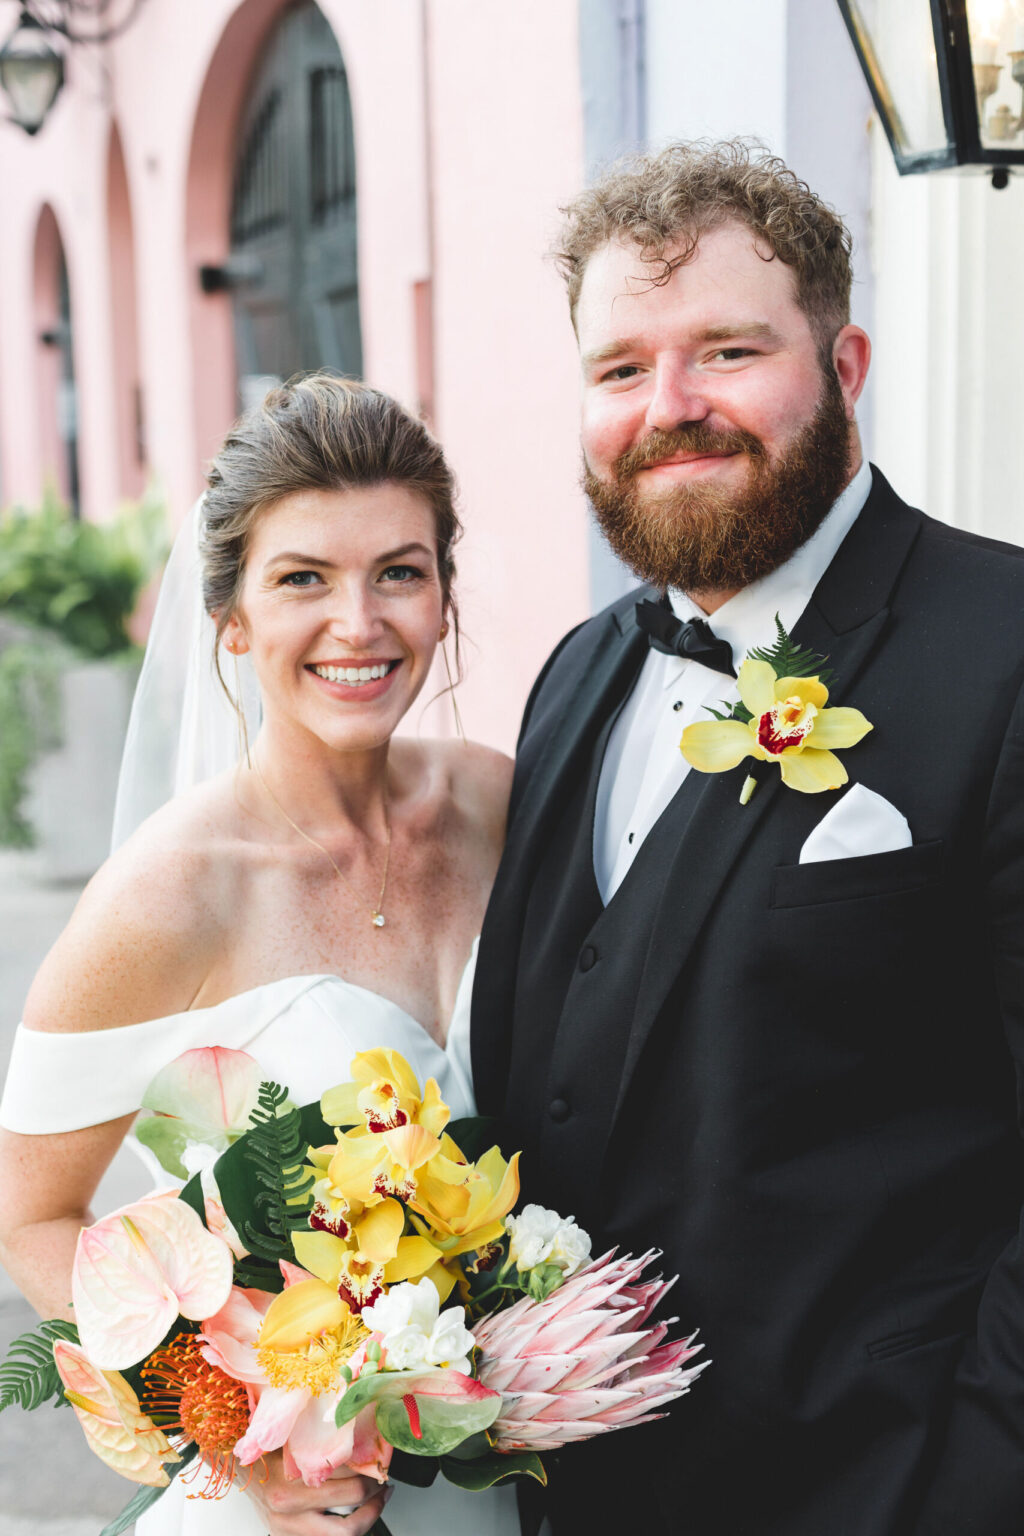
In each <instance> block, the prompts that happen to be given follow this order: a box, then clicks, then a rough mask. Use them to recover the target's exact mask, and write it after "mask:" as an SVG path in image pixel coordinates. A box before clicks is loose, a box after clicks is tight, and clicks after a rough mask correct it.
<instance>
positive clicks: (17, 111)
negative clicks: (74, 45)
mask: <svg viewBox="0 0 1024 1536" xmlns="http://www.w3.org/2000/svg"><path fill="white" fill-rule="evenodd" d="M63 84H64V60H63V59H62V57H61V55H60V54H59V53H57V52H55V50H54V49H53V48H52V47H51V46H50V42H49V38H48V36H47V29H46V28H45V27H43V26H42V25H41V24H40V23H39V22H38V21H36V19H35V18H34V17H33V16H30V15H29V14H28V12H27V11H24V10H23V11H22V13H21V15H20V17H19V18H18V24H17V26H16V27H15V29H14V31H13V32H12V33H11V35H10V37H9V38H8V39H7V41H6V43H5V44H4V46H3V48H0V86H2V87H3V89H4V91H5V93H6V95H7V99H8V101H9V102H10V104H11V119H12V121H13V122H15V123H17V124H18V126H19V128H24V130H25V132H26V133H28V134H35V133H38V132H39V130H40V128H41V127H42V126H43V123H44V122H45V120H46V116H47V113H48V112H49V110H50V108H51V107H52V106H53V104H54V102H55V101H56V100H57V97H58V95H59V94H60V89H61V86H62V85H63Z"/></svg>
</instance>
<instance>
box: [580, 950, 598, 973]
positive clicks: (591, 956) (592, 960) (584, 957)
mask: <svg viewBox="0 0 1024 1536" xmlns="http://www.w3.org/2000/svg"><path fill="white" fill-rule="evenodd" d="M596 964H597V950H596V949H595V948H594V946H593V944H584V946H583V948H582V949H581V950H580V970H581V971H589V970H592V969H593V967H594V966H595V965H596Z"/></svg>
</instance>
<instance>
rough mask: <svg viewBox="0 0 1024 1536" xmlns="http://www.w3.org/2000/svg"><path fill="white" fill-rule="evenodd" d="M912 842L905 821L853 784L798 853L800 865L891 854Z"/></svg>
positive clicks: (870, 791) (882, 800) (881, 798)
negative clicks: (876, 854) (825, 860)
mask: <svg viewBox="0 0 1024 1536" xmlns="http://www.w3.org/2000/svg"><path fill="white" fill-rule="evenodd" d="M912 842H913V838H912V837H911V835H910V826H909V824H908V822H907V818H906V817H905V816H903V815H901V814H900V812H899V811H898V810H897V809H896V807H895V806H894V805H890V803H889V801H888V800H886V798H885V796H884V795H876V794H875V792H874V790H873V789H865V787H864V785H863V784H854V786H853V788H852V789H848V790H847V792H846V794H845V795H844V796H843V798H842V799H841V800H840V801H839V802H838V803H837V804H836V805H834V806H833V807H832V809H831V810H830V811H829V812H828V814H827V815H826V816H823V817H822V819H821V821H819V822H818V825H817V826H816V827H815V829H814V831H813V832H812V833H811V835H810V837H809V838H808V839H807V841H806V842H805V843H804V845H803V847H802V848H801V849H800V863H801V864H816V863H819V862H820V861H821V860H822V859H854V858H860V857H862V856H863V855H864V854H866V853H891V852H892V851H893V850H894V849H896V848H909V847H910V846H911V844H912Z"/></svg>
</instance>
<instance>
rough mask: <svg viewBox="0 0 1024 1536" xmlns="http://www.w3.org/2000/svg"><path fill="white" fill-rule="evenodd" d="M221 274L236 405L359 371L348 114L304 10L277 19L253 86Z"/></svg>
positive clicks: (324, 29) (324, 39) (338, 61)
mask: <svg viewBox="0 0 1024 1536" xmlns="http://www.w3.org/2000/svg"><path fill="white" fill-rule="evenodd" d="M226 270H227V278H228V282H229V285H230V288H231V292H232V304H233V316H234V333H235V350H236V358H237V364H238V393H239V402H240V404H241V405H242V406H243V407H244V406H246V405H249V404H250V403H252V401H253V400H255V399H258V398H259V397H260V396H261V395H262V394H263V392H264V390H265V389H266V387H267V385H268V383H269V382H271V381H273V380H274V379H282V378H287V377H288V375H289V374H292V373H295V372H296V371H298V370H299V369H304V368H319V367H329V368H334V369H337V370H338V371H339V372H341V373H347V374H360V373H361V372H362V340H361V333H360V324H359V296H358V280H357V261H356V177H355V147H354V140H353V130H352V108H351V103H350V100H349V90H348V80H347V77H346V74H345V65H344V62H343V60H342V57H341V51H340V49H339V47H338V43H337V40H336V38H335V36H334V33H333V32H332V30H331V28H330V26H329V25H328V22H327V20H326V18H325V17H324V15H323V13H322V12H321V11H320V10H319V8H318V7H317V6H316V5H314V4H312V3H311V0H309V3H303V4H301V5H298V6H296V7H294V8H291V9H289V10H287V11H286V12H285V13H284V15H283V16H282V17H281V19H280V21H279V22H278V23H277V25H276V27H275V28H274V30H273V32H272V34H271V36H270V38H269V40H268V43H267V46H266V48H265V50H264V52H263V55H262V57H261V59H260V62H259V64H258V65H257V67H256V70H255V72H254V75H253V79H252V82H251V85H250V87H249V91H248V95H247V101H246V105H245V107H244V109H243V112H242V117H241V121H240V124H239V131H238V134H237V137H236V150H235V171H234V182H233V189H232V201H231V248H230V256H229V259H228V263H227V269H226Z"/></svg>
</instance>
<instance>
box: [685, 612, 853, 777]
mask: <svg viewBox="0 0 1024 1536" xmlns="http://www.w3.org/2000/svg"><path fill="white" fill-rule="evenodd" d="M775 625H776V628H777V629H778V632H779V638H778V640H777V641H776V643H775V644H774V645H773V646H771V647H770V648H766V649H764V650H755V651H750V652H749V653H748V655H747V657H746V660H745V661H743V662H742V663H741V664H740V669H739V672H738V673H737V676H736V682H737V685H738V687H739V693H740V702H739V703H738V704H736V705H734V706H733V707H732V709H731V710H730V712H729V713H728V714H722V713H720V712H719V711H718V710H716V709H712V710H711V711H710V713H711V714H712V715H714V717H715V718H714V719H713V720H699V721H698V722H697V724H696V725H688V726H687V727H686V729H685V731H684V732H683V736H682V740H681V741H680V743H679V750H680V751H681V752H682V754H683V756H684V757H685V758H686V761H687V762H688V763H690V764H692V766H693V767H694V768H697V769H699V770H700V772H701V773H725V772H727V771H728V770H729V769H730V768H736V767H737V766H738V765H739V764H740V763H742V761H743V759H744V758H745V757H753V758H756V759H757V760H758V762H762V763H778V765H779V771H780V773H781V774H782V782H783V784H788V785H789V788H790V789H798V790H800V792H801V793H802V794H805V795H814V794H818V793H820V791H821V790H824V789H839V787H840V786H841V785H843V784H845V783H846V781H847V777H848V775H847V772H846V769H845V768H844V767H843V765H842V763H841V762H840V761H839V759H838V757H837V756H836V752H837V751H843V749H844V748H846V747H855V746H856V745H857V743H858V741H860V740H861V738H862V737H864V736H866V735H867V733H868V731H870V730H871V729H872V725H871V721H870V720H868V719H866V718H865V717H864V715H862V714H861V712H860V710H859V709H828V708H826V706H827V704H828V685H829V683H832V682H834V680H835V678H834V674H833V673H832V672H830V671H829V670H827V669H826V668H825V667H824V663H825V661H826V659H827V658H826V657H824V656H818V655H816V654H815V653H814V652H813V651H808V650H801V649H800V648H799V646H795V645H794V644H793V642H792V640H791V639H790V638H789V636H788V635H787V633H786V631H785V629H784V627H783V625H782V622H781V620H780V619H779V616H778V614H776V615H775ZM756 788H757V779H756V778H754V776H753V775H752V774H751V775H748V777H747V778H746V780H745V781H744V784H743V788H742V790H741V792H740V804H741V805H746V803H747V801H748V800H749V799H750V797H751V795H752V794H753V793H754V790H755V789H756Z"/></svg>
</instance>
